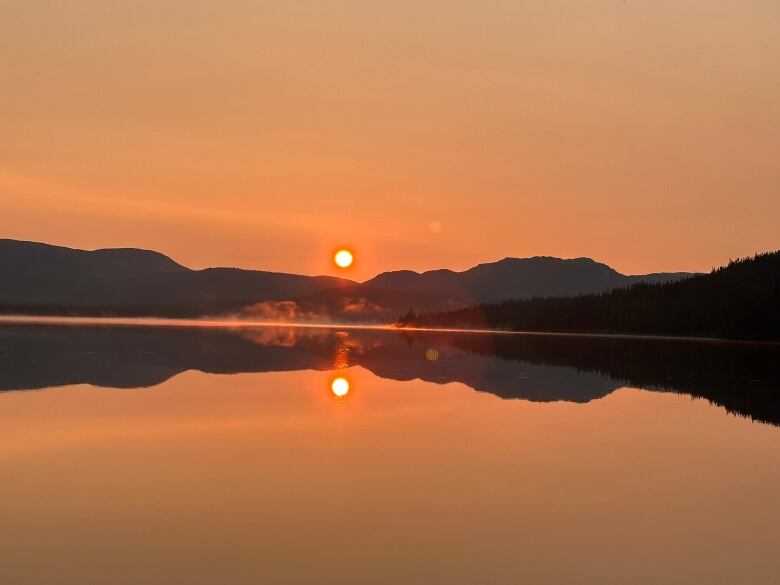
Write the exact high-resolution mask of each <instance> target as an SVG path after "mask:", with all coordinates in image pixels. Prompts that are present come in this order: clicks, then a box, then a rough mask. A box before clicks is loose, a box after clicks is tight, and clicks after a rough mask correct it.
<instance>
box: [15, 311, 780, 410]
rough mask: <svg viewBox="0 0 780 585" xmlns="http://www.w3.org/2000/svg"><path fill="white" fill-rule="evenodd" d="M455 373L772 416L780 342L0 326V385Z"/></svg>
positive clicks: (451, 376)
mask: <svg viewBox="0 0 780 585" xmlns="http://www.w3.org/2000/svg"><path fill="white" fill-rule="evenodd" d="M354 365H359V366H362V367H364V368H366V369H368V370H371V371H372V372H374V373H375V374H376V375H378V376H380V377H383V378H388V379H394V380H411V379H415V378H419V379H422V380H426V381H430V382H434V383H446V382H460V383H463V384H466V385H468V386H470V387H471V388H473V389H475V390H478V391H481V392H490V393H492V394H495V395H497V396H500V397H502V398H521V399H525V400H532V401H538V402H547V401H554V400H565V401H570V402H587V401H589V400H593V399H596V398H601V397H603V396H606V395H607V394H609V393H610V392H612V391H613V390H615V389H616V388H618V387H621V386H635V387H640V388H645V389H649V390H657V391H671V392H678V393H685V394H689V395H692V396H696V397H702V398H706V399H708V400H710V401H711V402H713V403H716V404H719V405H722V406H724V407H725V408H726V409H727V410H729V411H731V412H735V413H738V414H741V415H745V416H749V417H751V418H754V419H756V420H761V421H765V422H769V423H772V424H780V395H779V391H780V346H778V345H766V344H765V345H751V344H735V343H718V342H695V341H682V340H674V341H672V340H659V339H627V338H608V337H567V336H552V335H527V336H526V335H479V334H463V335H455V334H433V333H409V332H403V333H397V332H383V331H356V330H351V331H337V330H329V329H290V328H278V329H277V328H258V329H241V330H230V329H197V328H187V329H185V328H144V327H62V326H60V327H57V326H42V325H40V326H21V325H20V326H17V325H5V326H2V327H0V390H26V389H37V388H46V387H51V386H61V385H66V384H80V383H85V384H92V385H95V386H103V387H113V388H138V387H149V386H154V385H157V384H160V383H162V382H164V381H165V380H167V379H168V378H170V377H172V376H174V375H176V374H178V373H180V372H183V371H186V370H200V371H203V372H207V373H221V374H224V373H239V372H268V371H290V370H304V369H313V370H330V369H335V368H340V367H350V366H354Z"/></svg>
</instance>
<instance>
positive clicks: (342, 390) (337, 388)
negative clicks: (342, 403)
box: [330, 378, 349, 398]
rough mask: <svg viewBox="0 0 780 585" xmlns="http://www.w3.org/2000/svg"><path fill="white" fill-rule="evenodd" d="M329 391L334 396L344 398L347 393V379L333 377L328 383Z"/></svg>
mask: <svg viewBox="0 0 780 585" xmlns="http://www.w3.org/2000/svg"><path fill="white" fill-rule="evenodd" d="M330 391H331V392H333V396H335V397H336V398H346V396H347V394H349V380H347V379H346V378H335V379H334V380H333V381H332V382H331V383H330Z"/></svg>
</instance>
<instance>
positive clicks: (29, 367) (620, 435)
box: [0, 324, 780, 585]
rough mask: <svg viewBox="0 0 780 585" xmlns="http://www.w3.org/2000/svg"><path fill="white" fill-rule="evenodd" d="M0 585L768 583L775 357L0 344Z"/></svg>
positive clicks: (92, 337) (366, 342)
mask: <svg viewBox="0 0 780 585" xmlns="http://www.w3.org/2000/svg"><path fill="white" fill-rule="evenodd" d="M0 390H2V392H1V393H0V429H2V435H1V436H2V444H1V445H0V525H1V526H2V528H0V583H3V584H9V585H11V584H36V585H38V584H48V583H57V584H78V585H85V584H92V583H94V584H104V583H111V584H115V585H124V584H132V585H153V584H160V585H162V584H166V585H170V584H173V583H182V584H188V585H195V584H209V585H211V584H215V583H225V584H245V583H246V584H249V583H252V584H255V583H279V584H285V583H291V584H297V583H322V584H332V583H345V584H351V583H354V584H366V583H371V584H385V583H386V584H393V585H396V584H398V583H412V584H416V583H425V584H431V583H433V584H438V583H442V584H460V583H463V584H466V583H468V584H473V583H479V584H504V583H506V584H509V583H520V582H523V583H562V584H563V583H566V584H570V583H588V584H590V583H593V584H604V583H664V584H668V583H772V582H776V579H777V575H778V574H780V555H778V554H777V550H778V545H780V529H779V528H778V526H780V496H779V495H778V494H780V428H779V427H778V426H777V424H778V423H779V422H780V394H778V392H780V347H778V346H772V345H748V344H726V343H713V342H689V341H686V342H683V341H662V340H631V339H614V338H613V339H609V338H583V337H579V338H572V337H562V336H490V335H443V334H423V333H417V334H408V333H407V334H401V333H398V332H381V331H365V332H361V331H356V330H350V331H338V330H322V329H284V328H258V329H251V330H228V329H225V330H202V329H182V328H149V327H146V328H136V327H57V326H33V325H24V326H21V325H11V324H4V325H2V326H0Z"/></svg>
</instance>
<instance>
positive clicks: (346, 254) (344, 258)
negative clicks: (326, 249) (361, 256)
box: [333, 250, 354, 268]
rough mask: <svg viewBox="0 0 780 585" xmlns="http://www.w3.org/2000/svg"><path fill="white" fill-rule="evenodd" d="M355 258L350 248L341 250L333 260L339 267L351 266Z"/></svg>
mask: <svg viewBox="0 0 780 585" xmlns="http://www.w3.org/2000/svg"><path fill="white" fill-rule="evenodd" d="M353 260H354V258H353V257H352V252H350V251H349V250H339V251H338V252H336V254H334V256H333V261H334V262H335V263H336V266H338V267H339V268H349V267H350V266H352V261H353Z"/></svg>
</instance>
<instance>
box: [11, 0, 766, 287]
mask: <svg viewBox="0 0 780 585" xmlns="http://www.w3.org/2000/svg"><path fill="white" fill-rule="evenodd" d="M778 30H780V3H778V2H776V1H775V0H739V1H736V0H735V1H719V0H706V1H704V0H700V1H690V0H687V1H686V0H676V1H665V0H652V1H631V0H628V1H625V2H624V1H623V0H620V1H597V0H593V1H584V0H583V1H576V2H575V1H566V2H564V1H556V0H529V1H523V2H521V1H514V2H510V1H506V0H504V1H498V0H485V1H480V2H463V1H457V0H455V1H452V0H451V1H449V2H434V1H431V0H418V1H416V2H405V1H399V2H393V3H387V2H383V3H379V2H370V1H365V0H360V1H358V0H354V1H353V0H342V1H333V2H307V1H300V2H288V1H284V2H282V1H275V0H271V1H264V2H250V1H248V0H247V1H231V2H226V3H215V2H212V1H208V2H206V1H190V2H183V3H182V2H170V1H159V0H158V1H141V0H139V1H130V2H109V1H106V0H92V1H90V0H73V1H71V2H67V3H63V2H54V1H51V2H46V1H31V0H24V1H18V0H10V1H8V0H7V1H6V2H3V3H2V6H0V79H2V84H1V85H2V91H0V237H10V238H18V239H27V240H37V241H46V242H50V243H55V244H62V245H69V246H74V247H84V248H90V249H91V248H98V247H117V246H132V247H144V248H152V249H156V250H159V251H161V252H164V253H166V254H168V255H170V256H172V257H173V258H174V259H176V260H177V261H179V262H182V263H184V264H186V265H188V266H191V267H194V268H198V267H206V266H213V265H221V266H239V267H245V268H255V269H268V270H276V271H284V272H299V273H306V274H318V273H329V274H334V273H336V272H337V270H336V269H335V267H333V265H332V264H331V262H330V254H331V252H332V251H333V250H334V249H335V248H337V247H339V246H344V245H347V246H351V247H353V248H354V249H355V251H356V263H355V267H354V269H353V270H352V271H351V272H349V273H347V274H346V275H347V276H350V277H353V278H358V279H363V278H368V277H370V276H373V275H374V274H376V273H378V272H381V271H383V270H389V269H397V268H412V269H416V270H424V269H431V268H440V267H447V268H453V269H464V268H466V267H469V266H471V265H473V264H476V263H479V262H485V261H492V260H496V259H499V258H502V257H504V256H533V255H552V256H561V257H577V256H590V257H593V258H595V259H597V260H600V261H603V262H606V263H608V264H610V265H612V266H614V267H615V268H617V269H618V270H620V271H622V272H625V273H644V272H654V271H662V270H670V271H671V270H708V269H710V268H711V267H713V266H716V265H720V264H722V263H724V262H726V261H728V260H729V258H736V257H738V256H744V255H748V254H752V253H754V252H757V251H766V250H769V249H777V248H780V229H778V225H779V224H780V163H779V162H778V154H779V153H780V107H778V105H779V104H780V67H778V63H779V62H780V35H778V34H777V31H778Z"/></svg>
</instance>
